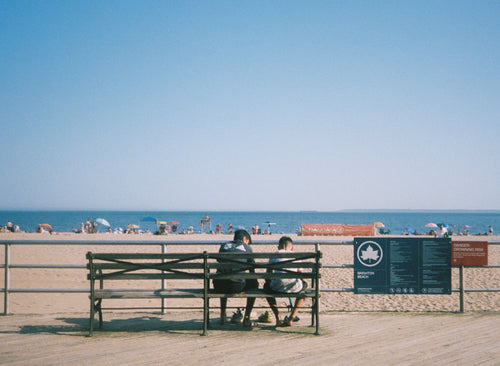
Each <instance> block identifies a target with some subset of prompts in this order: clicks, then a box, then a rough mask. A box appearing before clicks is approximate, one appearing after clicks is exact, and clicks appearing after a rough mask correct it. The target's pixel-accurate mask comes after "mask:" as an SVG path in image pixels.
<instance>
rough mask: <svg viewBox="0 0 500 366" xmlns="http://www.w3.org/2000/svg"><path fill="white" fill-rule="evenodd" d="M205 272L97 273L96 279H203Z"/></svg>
mask: <svg viewBox="0 0 500 366" xmlns="http://www.w3.org/2000/svg"><path fill="white" fill-rule="evenodd" d="M203 278H204V274H203V273H103V274H102V275H100V274H97V273H96V274H95V279H96V280H100V279H103V280H162V279H163V280H190V279H195V280H202V279H203Z"/></svg>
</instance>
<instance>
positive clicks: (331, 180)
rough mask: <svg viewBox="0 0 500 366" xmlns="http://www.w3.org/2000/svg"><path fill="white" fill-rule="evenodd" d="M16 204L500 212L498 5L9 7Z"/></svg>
mask: <svg viewBox="0 0 500 366" xmlns="http://www.w3.org/2000/svg"><path fill="white" fill-rule="evenodd" d="M0 28H1V29H2V32H0V44H1V47H0V63H1V67H0V110H1V111H2V112H1V113H0V123H1V126H2V132H1V135H2V147H1V151H2V153H1V157H2V159H1V160H2V163H3V169H2V170H3V173H2V179H0V191H1V192H2V196H3V197H2V200H1V203H0V209H25V208H29V209H139V210H154V209H157V210H277V211H279V210H321V211H334V210H340V209H378V208H380V209H408V208H410V209H500V194H499V190H498V187H499V186H500V169H499V156H500V148H499V140H500V124H499V120H500V118H499V117H500V113H499V112H500V103H499V100H500V98H499V97H500V93H499V91H500V87H499V86H500V77H499V76H500V68H499V67H498V65H499V64H500V62H499V60H500V52H499V51H500V42H499V39H500V2H498V1H422V2H420V1H419V2H411V1H359V2H358V1H307V2H306V1H303V2H299V1H43V2H42V1H4V2H2V3H1V4H0Z"/></svg>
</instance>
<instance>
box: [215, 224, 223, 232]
mask: <svg viewBox="0 0 500 366" xmlns="http://www.w3.org/2000/svg"><path fill="white" fill-rule="evenodd" d="M221 229H222V226H221V224H217V226H216V227H215V233H216V234H220V231H221Z"/></svg>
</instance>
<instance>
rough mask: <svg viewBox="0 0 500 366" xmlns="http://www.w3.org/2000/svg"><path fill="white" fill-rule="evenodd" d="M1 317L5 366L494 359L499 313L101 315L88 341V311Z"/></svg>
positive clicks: (0, 354) (499, 342)
mask: <svg viewBox="0 0 500 366" xmlns="http://www.w3.org/2000/svg"><path fill="white" fill-rule="evenodd" d="M66 315H68V314H55V315H51V314H47V315H12V316H3V317H0V362H1V363H2V364H4V365H41V364H50V365H58V364H60V365H65V364H72V365H97V364H101V365H102V364H105V365H115V364H116V365H118V364H119V365H134V364H151V365H178V364H186V365H194V364H196V365H212V364H215V363H217V364H222V365H247V364H248V365H276V364H282V363H284V362H286V363H287V364H289V365H295V364H300V365H353V364H356V365H401V364H406V365H413V364H414V365H427V364H433V365H471V364H483V365H495V364H498V360H499V359H500V337H499V335H498V329H500V314H499V313H491V312H488V313H466V314H454V313H418V314H415V313H328V314H321V315H320V322H321V323H320V325H321V335H320V336H315V335H314V328H311V327H309V326H308V325H309V323H310V319H309V318H308V317H307V316H304V318H303V319H301V321H300V322H299V323H298V324H297V326H294V327H292V328H278V329H276V328H274V327H273V326H272V325H268V324H266V325H259V326H258V327H256V328H254V329H253V330H250V331H245V330H243V329H242V328H241V327H240V326H238V325H234V324H227V325H225V326H223V327H220V326H219V325H218V319H217V318H212V321H211V329H210V330H209V334H208V336H206V337H201V336H200V334H201V329H202V321H201V316H200V314H199V313H197V312H171V313H167V314H165V315H158V314H143V313H113V314H110V313H108V314H106V316H105V322H104V329H103V330H97V331H96V332H95V335H94V337H87V333H88V314H76V315H73V314H71V316H66Z"/></svg>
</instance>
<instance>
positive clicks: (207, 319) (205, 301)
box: [201, 297, 210, 336]
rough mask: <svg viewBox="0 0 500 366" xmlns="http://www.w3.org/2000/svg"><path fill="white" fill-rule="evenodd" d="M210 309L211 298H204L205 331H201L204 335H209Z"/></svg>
mask: <svg viewBox="0 0 500 366" xmlns="http://www.w3.org/2000/svg"><path fill="white" fill-rule="evenodd" d="M209 309H210V306H209V299H208V298H207V297H205V299H204V300H203V333H201V335H203V336H206V335H207V330H208V325H209V324H210V317H209Z"/></svg>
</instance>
